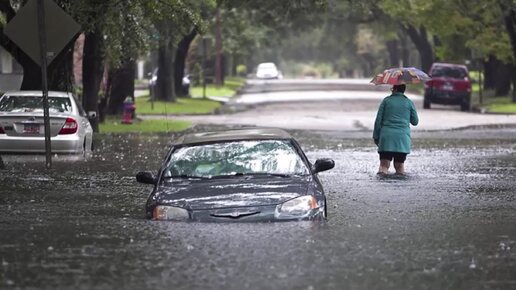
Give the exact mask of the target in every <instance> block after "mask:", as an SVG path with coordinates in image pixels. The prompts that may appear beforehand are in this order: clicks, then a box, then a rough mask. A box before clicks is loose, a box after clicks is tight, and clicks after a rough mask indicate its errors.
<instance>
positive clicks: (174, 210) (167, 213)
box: [152, 205, 190, 221]
mask: <svg viewBox="0 0 516 290" xmlns="http://www.w3.org/2000/svg"><path fill="white" fill-rule="evenodd" d="M152 218H153V219H155V220H174V221H185V220H188V219H189V218H190V215H189V214H188V211H187V210H186V209H184V208H180V207H175V206H165V205H158V206H156V207H155V208H154V212H153V214H152Z"/></svg>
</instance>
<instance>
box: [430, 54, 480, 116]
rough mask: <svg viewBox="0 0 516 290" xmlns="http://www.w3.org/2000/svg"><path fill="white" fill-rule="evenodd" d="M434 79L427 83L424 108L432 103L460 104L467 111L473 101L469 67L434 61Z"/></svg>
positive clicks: (431, 73) (431, 74)
mask: <svg viewBox="0 0 516 290" xmlns="http://www.w3.org/2000/svg"><path fill="white" fill-rule="evenodd" d="M430 76H431V77H432V80H430V81H427V82H426V83H425V96H424V100H423V108H425V109H430V107H431V104H432V103H435V104H442V105H460V108H461V110H462V111H467V110H469V108H470V103H471V80H470V79H469V75H468V68H467V67H466V66H465V65H461V64H451V63H434V64H432V67H431V68H430Z"/></svg>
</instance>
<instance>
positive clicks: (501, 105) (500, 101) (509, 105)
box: [486, 97, 516, 114]
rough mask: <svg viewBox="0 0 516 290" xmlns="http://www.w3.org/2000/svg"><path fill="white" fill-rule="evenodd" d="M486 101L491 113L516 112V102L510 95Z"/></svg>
mask: <svg viewBox="0 0 516 290" xmlns="http://www.w3.org/2000/svg"><path fill="white" fill-rule="evenodd" d="M486 101H487V102H486V103H487V104H488V105H487V111H488V112H490V113H503V114H516V103H513V102H512V99H511V98H510V97H498V98H489V99H487V100H486Z"/></svg>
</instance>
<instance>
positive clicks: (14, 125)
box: [0, 91, 93, 153]
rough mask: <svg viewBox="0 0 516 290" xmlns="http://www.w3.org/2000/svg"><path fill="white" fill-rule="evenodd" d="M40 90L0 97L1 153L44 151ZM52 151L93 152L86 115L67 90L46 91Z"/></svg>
mask: <svg viewBox="0 0 516 290" xmlns="http://www.w3.org/2000/svg"><path fill="white" fill-rule="evenodd" d="M42 95H43V94H42V92H41V91H12V92H7V93H5V94H4V95H3V96H2V97H0V152H14V153H44V152H45V126H44V120H43V96H42ZM48 103H49V115H50V136H51V138H50V140H51V147H52V152H53V153H85V152H91V151H92V149H93V148H92V145H93V129H92V127H91V125H90V122H89V120H88V115H87V114H86V112H85V111H84V109H83V108H82V106H81V104H80V103H79V102H78V101H77V99H76V98H75V96H74V95H73V94H72V93H69V92H54V91H50V92H48Z"/></svg>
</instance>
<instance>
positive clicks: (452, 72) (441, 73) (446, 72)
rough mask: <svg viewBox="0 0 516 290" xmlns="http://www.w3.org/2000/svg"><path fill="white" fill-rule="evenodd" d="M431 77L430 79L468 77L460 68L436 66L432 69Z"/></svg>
mask: <svg viewBox="0 0 516 290" xmlns="http://www.w3.org/2000/svg"><path fill="white" fill-rule="evenodd" d="M431 75H432V77H449V78H455V79H463V78H465V77H466V76H467V75H468V73H467V72H466V70H465V69H464V68H460V67H446V66H438V67H435V68H433V69H432V72H431Z"/></svg>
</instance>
